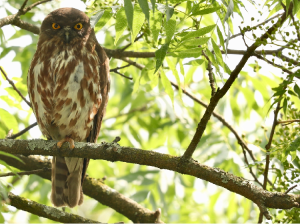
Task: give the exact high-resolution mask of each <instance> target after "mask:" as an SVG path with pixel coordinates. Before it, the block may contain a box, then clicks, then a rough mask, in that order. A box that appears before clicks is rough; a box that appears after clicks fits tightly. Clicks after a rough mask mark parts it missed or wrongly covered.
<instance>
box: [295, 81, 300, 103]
mask: <svg viewBox="0 0 300 224" xmlns="http://www.w3.org/2000/svg"><path fill="white" fill-rule="evenodd" d="M294 91H295V93H297V95H298V98H299V99H300V88H299V86H298V85H297V84H295V86H294Z"/></svg>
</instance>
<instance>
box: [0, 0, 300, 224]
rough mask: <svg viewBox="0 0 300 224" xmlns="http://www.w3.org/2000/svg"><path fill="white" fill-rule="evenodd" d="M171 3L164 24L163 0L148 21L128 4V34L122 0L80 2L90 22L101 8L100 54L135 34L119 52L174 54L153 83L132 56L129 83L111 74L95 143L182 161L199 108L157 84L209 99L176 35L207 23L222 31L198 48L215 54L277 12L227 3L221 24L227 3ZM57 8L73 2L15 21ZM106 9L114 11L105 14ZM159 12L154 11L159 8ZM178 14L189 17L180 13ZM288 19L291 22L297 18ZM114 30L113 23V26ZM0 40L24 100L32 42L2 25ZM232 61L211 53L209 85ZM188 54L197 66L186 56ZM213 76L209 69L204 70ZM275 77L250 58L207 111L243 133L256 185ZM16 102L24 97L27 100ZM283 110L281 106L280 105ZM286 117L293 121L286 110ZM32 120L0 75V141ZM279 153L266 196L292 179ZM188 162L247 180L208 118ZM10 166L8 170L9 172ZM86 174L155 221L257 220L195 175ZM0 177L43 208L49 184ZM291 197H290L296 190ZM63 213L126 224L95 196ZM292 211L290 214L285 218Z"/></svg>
mask: <svg viewBox="0 0 300 224" xmlns="http://www.w3.org/2000/svg"><path fill="white" fill-rule="evenodd" d="M33 2H35V1H33V0H32V1H28V4H32V3H33ZM181 2H182V1H176V0H172V1H169V4H170V5H172V6H175V5H177V4H179V5H180V6H179V7H177V8H175V11H174V14H173V16H172V17H171V19H170V20H169V21H168V22H167V21H166V20H167V18H166V17H168V13H170V12H168V11H167V12H166V14H165V15H164V14H163V13H162V12H161V11H163V10H165V9H164V8H163V6H164V5H165V1H157V3H158V4H161V5H157V8H156V11H155V13H154V14H153V13H151V12H150V14H149V21H147V19H146V18H145V15H144V13H142V10H141V9H140V8H139V7H138V5H139V4H138V1H135V6H134V12H135V14H134V16H136V17H133V24H132V29H131V31H132V32H131V31H130V28H129V27H130V25H129V27H128V26H127V24H125V25H124V24H122V22H123V23H125V22H126V23H127V20H126V19H125V17H124V16H125V10H124V7H123V6H122V5H123V3H122V2H120V1H119V2H118V1H117V2H116V1H106V2H105V3H103V2H102V1H94V2H92V3H91V2H88V3H87V4H88V5H90V6H89V7H88V8H87V13H88V15H90V16H93V15H95V12H96V15H97V12H98V11H97V10H99V9H105V10H106V11H105V14H104V15H103V17H102V19H100V22H99V23H97V24H96V27H95V29H96V31H98V33H97V38H98V40H99V42H100V44H101V45H102V46H104V47H105V48H107V49H121V48H123V47H124V46H126V45H127V44H129V43H131V41H132V40H133V39H134V38H135V37H136V36H138V33H144V36H143V37H142V38H141V41H137V42H135V43H133V44H132V45H130V46H129V47H128V48H127V49H126V50H127V51H129V50H130V51H135V52H155V51H156V50H157V49H161V47H162V45H163V44H165V43H167V42H169V41H171V43H170V45H169V50H170V51H173V56H174V57H167V58H166V60H165V61H164V62H163V64H162V68H160V70H159V72H160V76H161V78H159V76H158V73H154V71H155V70H156V69H157V67H156V66H157V64H158V62H157V59H158V57H157V58H154V57H153V58H137V59H135V58H133V59H132V60H133V61H135V62H137V63H139V64H142V65H145V66H146V69H143V70H142V71H141V70H139V69H137V68H135V67H134V66H130V67H127V68H125V69H123V70H120V72H122V73H123V74H124V75H125V76H128V77H132V78H133V80H129V79H126V78H124V77H121V76H119V75H118V74H115V73H112V74H111V76H112V88H111V93H110V100H109V104H108V108H107V114H106V119H105V121H104V125H103V127H102V130H101V134H100V137H99V139H98V142H101V141H108V142H111V141H112V140H113V139H114V138H115V137H116V136H120V137H121V142H120V144H121V145H124V146H132V147H136V148H142V149H144V150H156V151H158V152H162V153H168V154H171V155H177V156H180V155H182V154H183V153H184V151H185V149H186V148H187V147H188V145H189V143H190V141H191V138H192V136H193V134H194V131H195V129H196V127H197V124H198V122H199V118H201V116H202V115H203V113H204V109H205V108H203V107H201V106H200V105H199V104H197V103H196V102H195V101H193V100H191V99H190V98H189V97H187V96H186V95H184V94H183V93H182V91H181V90H179V91H176V90H175V89H174V88H172V87H171V85H170V84H168V81H167V80H168V79H169V80H172V81H173V82H175V83H180V86H181V87H182V88H185V89H189V90H190V92H192V93H193V94H194V95H195V96H196V97H197V98H199V99H201V100H203V101H204V102H209V99H210V96H211V88H210V86H209V80H208V77H207V71H206V68H207V62H206V61H202V63H201V61H199V59H204V58H203V56H200V55H201V52H202V49H200V50H199V49H194V48H193V49H191V48H186V49H184V48H182V49H180V48H179V47H180V38H181V37H182V36H183V35H184V34H186V33H185V31H187V32H191V27H197V26H198V25H200V26H201V27H207V26H210V25H214V24H217V25H218V29H219V30H220V32H221V33H222V34H221V35H220V32H218V30H217V29H214V30H212V31H211V32H209V33H208V34H207V35H206V36H207V37H211V38H212V39H211V40H213V41H210V42H207V43H206V42H205V43H204V46H205V49H209V50H211V51H212V50H213V49H214V50H215V52H216V49H215V48H213V47H214V46H213V44H214V43H213V42H215V43H217V44H220V45H222V46H225V45H226V42H224V40H223V42H222V40H221V39H222V38H221V39H220V36H222V37H223V39H226V35H227V34H228V32H229V31H228V30H230V31H231V33H232V35H233V34H237V33H240V30H239V26H241V27H245V26H254V25H256V24H257V23H260V22H262V21H263V20H264V19H265V18H266V17H268V16H271V15H272V14H273V13H276V12H277V11H278V10H279V9H280V8H279V7H278V5H279V3H278V2H277V1H267V2H269V7H268V6H265V7H263V4H262V2H261V1H250V0H249V1H237V0H235V1H233V2H234V9H233V11H234V12H233V14H232V15H230V17H228V20H227V22H226V23H223V24H222V21H224V17H226V15H227V14H226V10H227V11H228V7H229V4H230V1H199V2H196V1H195V2H192V1H183V3H181ZM22 3H23V1H18V0H11V1H9V2H8V1H2V2H1V4H0V14H1V15H2V16H3V17H4V16H5V15H10V14H14V13H16V12H17V9H19V8H20V6H21V5H22ZM196 3H200V4H196ZM63 4H66V5H67V4H71V5H72V6H74V5H75V3H74V1H73V3H63V2H59V1H54V2H50V3H46V4H42V5H39V6H38V7H36V8H34V9H33V10H32V11H30V12H28V13H26V14H25V15H23V16H21V19H22V20H24V21H27V22H30V23H32V24H35V25H40V24H41V21H42V19H43V18H44V16H45V15H47V14H48V13H49V12H51V11H52V10H54V9H56V8H58V7H61V6H62V5H63ZM82 4H83V3H82ZM272 4H273V5H272ZM197 5H198V6H197ZM206 5H209V6H210V7H209V9H211V8H213V9H212V11H211V13H207V14H206V12H203V11H201V10H203V9H204V10H205V9H206ZM63 6H64V5H63ZM111 6H114V7H113V8H111ZM125 7H126V1H125ZM159 7H161V8H160V10H161V11H160V10H159ZM193 7H194V8H193ZM197 7H198V8H197ZM216 7H220V8H222V9H223V11H222V10H220V9H218V10H215V11H217V13H215V11H214V8H216ZM276 7H277V8H276ZM81 9H82V8H81ZM121 10H123V12H122V11H121ZM166 10H169V9H166ZM206 10H207V9H206ZM118 13H119V14H118ZM122 13H123V14H122ZM203 13H204V14H203ZM186 14H189V15H190V16H186ZM2 16H1V17H2ZM118 16H119V17H118ZM122 16H123V17H124V19H123V20H121V19H117V18H121V17H122ZM192 17H195V18H198V19H199V18H201V23H200V22H199V24H197V22H195V21H194V20H193V19H192ZM297 17H299V13H298V14H297ZM252 18H253V19H252ZM154 20H156V21H158V23H156V27H152V26H153V24H155V23H153V21H154ZM140 22H143V23H140ZM159 22H160V23H159ZM172 23H176V29H175V30H173V26H172ZM149 24H150V26H149ZM117 27H119V30H118V28H117ZM198 28H199V27H198ZM228 28H229V29H228ZM263 29H265V27H264V28H262V29H261V30H257V31H252V32H250V33H251V34H247V36H246V42H253V40H254V39H255V36H253V34H254V35H256V36H259V33H261V32H262V31H263ZM289 29H292V28H289V27H287V30H288V31H287V32H289ZM116 30H117V31H116ZM226 32H227V33H226ZM7 33H13V35H12V36H8V35H7ZM173 34H175V36H173ZM295 35H296V34H295ZM0 36H1V44H0V51H1V54H0V60H1V61H0V65H1V66H3V68H4V69H5V70H6V72H7V74H8V75H9V77H10V78H11V79H12V80H13V81H14V83H15V84H16V86H17V88H18V89H19V90H20V91H21V92H22V94H23V95H24V96H27V85H26V78H27V70H28V68H29V65H30V61H31V58H32V57H33V54H34V52H35V50H36V43H37V40H38V36H37V35H34V34H32V33H30V32H28V31H25V30H22V29H19V28H16V27H12V26H9V27H8V26H7V27H3V28H2V29H1V30H0ZM118 38H119V39H118ZM192 41H195V40H192ZM192 41H191V42H192ZM191 42H188V43H187V46H190V47H191V46H193V45H192V43H191ZM274 46H275V47H276V45H271V44H269V45H267V46H264V47H263V49H264V50H268V49H274ZM194 47H195V46H194ZM226 48H227V47H226ZM228 48H233V49H238V50H245V49H246V47H245V45H244V42H243V40H242V38H241V36H240V37H239V38H236V39H233V40H232V41H230V42H229V46H228ZM176 49H177V50H178V51H176ZM185 51H186V52H185ZM176 55H177V56H176ZM240 57H241V56H238V55H231V54H228V55H223V57H222V58H221V59H220V57H219V58H218V55H217V57H216V58H215V60H216V62H215V64H214V66H215V65H217V66H216V67H218V68H219V72H215V79H216V83H217V85H218V86H219V87H221V86H222V85H223V83H224V80H226V79H227V78H228V74H227V73H228V71H229V69H234V67H235V65H236V62H237V61H238V60H240ZM196 58H197V59H198V60H195V59H196ZM222 60H223V61H224V62H225V64H226V65H227V66H228V67H227V66H225V65H224V64H223V66H221V64H222ZM283 63H284V62H283ZM218 64H219V65H218ZM124 65H127V63H126V62H124V61H122V60H119V59H116V58H112V59H111V61H110V67H111V68H116V67H121V66H124ZM216 67H215V68H216ZM214 71H218V70H216V69H214ZM291 71H292V69H291ZM226 72H227V73H226ZM217 73H219V74H217ZM281 77H284V78H285V77H286V76H285V75H284V74H282V72H281V69H277V68H274V67H272V66H270V65H269V64H267V63H265V62H262V61H257V59H255V58H252V59H251V60H249V61H248V64H247V65H246V66H245V67H244V69H243V71H242V72H241V73H240V76H239V77H238V79H237V80H236V82H235V83H234V84H233V86H232V87H231V89H230V91H229V92H228V94H227V95H226V96H225V97H224V98H223V99H222V100H221V101H220V103H219V104H218V106H217V108H216V111H217V112H218V113H220V114H222V115H223V117H225V119H226V121H227V122H229V123H230V124H231V125H232V126H233V127H234V128H235V129H236V130H237V131H238V133H239V134H240V135H243V137H244V140H245V141H246V142H247V143H248V146H249V148H250V149H251V150H252V151H253V153H254V154H255V156H256V158H257V161H256V162H255V163H252V164H251V166H253V169H254V170H255V174H256V175H257V176H258V179H259V180H260V181H262V179H263V176H262V175H261V174H262V172H263V164H264V160H265V149H264V146H265V145H266V143H267V141H268V135H267V131H269V130H270V126H271V125H272V123H271V122H272V120H273V112H272V111H269V108H270V106H271V104H272V103H273V102H274V98H271V97H272V96H273V94H274V90H272V88H274V87H278V85H279V84H280V83H281V82H282V81H281V79H280V78H281ZM290 84H291V85H292V87H291V90H293V85H294V84H293V83H290ZM275 92H276V90H275ZM287 97H289V98H287ZM26 98H27V99H28V96H27V97H26ZM286 99H288V100H289V102H293V106H292V104H291V103H290V104H289V105H290V108H292V107H293V108H298V106H299V103H300V102H299V99H298V95H297V94H294V95H293V94H289V93H286ZM286 108H288V103H287V105H286ZM290 111H291V112H292V110H290V109H289V110H288V112H287V113H290ZM282 116H286V115H282ZM289 116H294V118H297V117H298V115H297V114H296V111H295V112H294V114H290V115H289ZM283 118H284V117H283ZM33 122H35V118H34V115H33V113H32V110H31V109H30V108H29V107H28V106H27V105H26V104H25V102H24V101H22V99H21V98H20V96H19V95H18V94H16V92H15V91H14V90H13V89H12V87H11V86H10V85H9V84H8V82H7V81H6V80H5V78H4V77H3V76H1V77H0V139H1V138H5V136H6V135H7V133H8V131H9V130H10V129H13V133H17V132H18V131H20V130H22V129H23V128H25V127H27V126H28V125H30V124H32V123H33ZM296 128H298V126H296V127H294V128H292V130H290V128H288V130H287V129H283V130H281V133H280V132H278V134H279V135H278V136H277V137H276V138H277V139H278V144H279V145H280V138H279V137H280V135H282V132H285V133H286V135H287V136H290V135H292V133H294V132H295V131H296V130H297V129H296ZM295 137H296V136H295V135H294V136H292V139H290V138H289V139H285V140H282V141H283V142H291V141H292V140H293V138H295ZM20 138H21V139H32V138H42V136H41V134H40V132H39V130H38V128H37V127H35V128H33V129H31V130H30V131H29V132H27V133H25V134H24V135H22V136H21V137H20ZM281 149H282V147H281V146H278V147H277V148H275V149H274V154H272V159H273V160H272V164H273V166H274V171H272V172H274V173H271V174H270V176H269V178H270V179H271V180H272V181H277V182H276V185H275V187H274V189H273V188H272V189H273V190H276V191H283V192H284V191H285V190H286V189H287V188H288V187H289V186H292V185H291V184H292V181H291V179H293V178H292V174H293V175H296V176H298V171H297V169H292V168H291V167H290V165H288V164H284V162H286V161H285V160H284V159H282V158H281V153H282V150H281ZM193 158H194V159H195V160H198V161H199V162H200V163H203V164H206V165H208V166H211V167H218V168H220V169H222V170H225V171H227V172H230V173H233V174H234V175H236V176H243V177H245V178H246V179H250V180H253V177H252V176H251V175H250V174H249V171H248V166H247V164H245V162H244V157H243V151H242V149H241V147H240V146H239V145H238V142H237V140H236V138H235V136H234V135H233V134H232V133H231V132H230V130H229V129H228V128H227V127H224V126H223V125H222V123H220V122H219V121H218V120H217V119H216V118H213V117H212V118H211V122H209V123H208V126H207V128H206V131H205V135H204V136H203V137H202V139H201V142H200V143H199V145H198V148H197V150H196V152H195V153H194V155H193ZM4 165H5V164H4ZM8 168H9V167H7V166H1V172H7V171H8ZM11 169H13V170H15V169H14V168H11ZM288 169H292V170H289V171H290V173H291V174H290V175H286V172H285V171H286V170H288ZM88 175H89V176H91V177H94V178H103V177H106V180H105V184H107V185H108V186H110V187H111V188H113V189H115V190H117V191H118V192H120V193H122V194H124V195H125V196H128V197H130V198H132V199H134V200H135V201H137V202H138V203H140V204H142V205H143V206H144V207H146V208H149V209H151V210H156V209H157V208H161V209H162V218H161V219H162V220H164V221H165V222H172V223H182V222H189V223H215V222H223V223H237V222H241V223H247V222H248V223H251V222H256V221H257V217H258V214H259V210H258V208H257V207H256V205H254V204H253V202H251V201H249V200H248V199H246V198H244V197H242V196H239V195H237V194H235V193H231V192H229V191H228V190H225V189H222V188H220V187H218V186H216V185H213V184H211V183H208V182H205V181H202V180H199V179H197V178H194V177H190V176H187V175H181V174H178V173H175V172H172V171H168V170H159V169H157V168H153V167H146V166H139V165H136V164H127V163H123V162H115V163H111V162H107V161H94V160H92V161H91V162H90V165H89V169H88ZM0 181H1V186H8V190H11V191H12V192H14V193H15V194H18V195H21V196H24V197H26V198H30V199H31V200H35V201H37V202H39V203H42V204H46V205H51V203H50V200H49V195H50V189H51V183H50V182H49V181H47V180H44V179H42V178H40V177H38V176H36V175H30V176H23V177H22V178H20V179H19V178H18V177H7V178H1V180H0ZM296 191H298V189H297V188H296ZM67 211H71V212H73V213H77V214H78V215H81V216H83V217H87V218H90V219H94V220H100V221H102V222H117V221H124V222H129V221H130V220H128V219H126V218H125V217H124V216H122V215H121V214H119V213H117V212H115V211H114V210H113V209H111V208H108V207H106V206H103V205H101V204H99V203H96V201H95V200H93V199H89V198H87V196H85V201H84V203H83V205H81V206H79V207H78V208H75V209H72V210H70V209H69V208H67ZM292 212H295V211H292ZM271 213H272V214H273V217H274V219H278V220H279V219H284V218H285V216H284V215H285V212H281V211H278V210H277V211H276V210H272V211H271ZM296 213H297V212H296ZM293 215H294V216H295V217H296V216H297V215H296V214H294V213H293ZM290 216H291V215H290ZM0 220H1V221H3V220H5V221H6V222H20V221H22V222H24V221H25V220H26V221H28V222H34V223H36V222H51V221H49V220H46V219H44V218H40V217H38V216H35V215H32V214H28V213H26V212H23V211H16V210H15V209H14V208H13V207H10V206H4V207H2V213H0Z"/></svg>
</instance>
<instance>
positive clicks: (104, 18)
mask: <svg viewBox="0 0 300 224" xmlns="http://www.w3.org/2000/svg"><path fill="white" fill-rule="evenodd" d="M112 15H113V14H112V12H111V9H107V10H105V11H104V13H103V15H102V16H101V18H100V20H99V21H98V22H97V23H96V26H95V32H98V31H99V30H101V29H102V28H103V27H104V26H105V24H106V23H107V22H108V21H109V20H110V19H111V17H112Z"/></svg>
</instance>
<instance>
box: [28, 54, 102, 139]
mask: <svg viewBox="0 0 300 224" xmlns="http://www.w3.org/2000/svg"><path fill="white" fill-rule="evenodd" d="M45 67H47V69H45ZM33 76H35V79H36V80H39V81H40V82H39V81H38V82H36V83H35V84H34V85H33V91H34V92H36V93H35V94H34V95H35V97H34V98H35V100H36V102H37V107H36V106H35V105H34V107H36V108H34V111H35V114H36V117H37V120H38V123H39V126H40V129H41V130H42V132H43V134H45V135H46V136H50V137H51V138H52V139H56V140H60V139H62V138H64V137H71V138H73V139H74V140H75V141H82V140H84V139H86V138H87V136H88V135H89V133H90V130H91V127H92V124H93V122H92V121H93V119H94V116H95V115H96V113H97V111H98V109H99V106H100V103H101V94H100V80H99V59H98V57H97V54H96V52H89V51H87V49H82V50H81V51H80V52H78V51H77V52H76V50H73V49H70V50H66V49H65V50H63V51H60V52H53V55H52V56H51V57H50V58H48V60H45V61H40V62H39V63H37V64H36V65H35V66H34V68H33ZM40 92H41V94H39V93H40ZM38 117H39V118H40V119H38Z"/></svg>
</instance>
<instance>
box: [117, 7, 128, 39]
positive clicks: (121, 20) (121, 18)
mask: <svg viewBox="0 0 300 224" xmlns="http://www.w3.org/2000/svg"><path fill="white" fill-rule="evenodd" d="M126 27H127V20H126V15H125V9H124V8H121V9H120V10H119V11H118V12H117V14H116V25H115V29H116V38H115V43H114V44H115V45H116V44H117V42H118V40H119V38H120V37H121V36H122V34H123V32H124V30H125V29H126Z"/></svg>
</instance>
